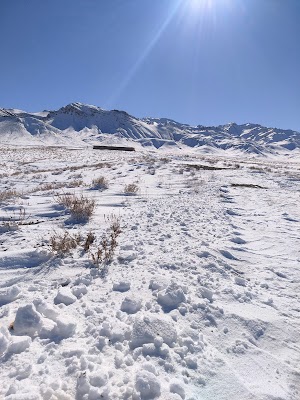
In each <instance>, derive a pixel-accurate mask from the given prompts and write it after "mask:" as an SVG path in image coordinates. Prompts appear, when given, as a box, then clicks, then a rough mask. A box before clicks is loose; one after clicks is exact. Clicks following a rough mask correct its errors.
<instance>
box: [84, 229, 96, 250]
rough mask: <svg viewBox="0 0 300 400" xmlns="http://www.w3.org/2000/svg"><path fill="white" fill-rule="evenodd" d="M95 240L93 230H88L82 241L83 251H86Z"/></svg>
mask: <svg viewBox="0 0 300 400" xmlns="http://www.w3.org/2000/svg"><path fill="white" fill-rule="evenodd" d="M95 240H96V236H95V235H94V233H93V232H89V233H88V234H87V237H86V239H85V241H84V245H83V249H84V251H88V250H89V249H90V247H91V245H92V244H93V243H94V241H95Z"/></svg>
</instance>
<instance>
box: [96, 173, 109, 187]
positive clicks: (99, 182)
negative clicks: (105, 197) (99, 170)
mask: <svg viewBox="0 0 300 400" xmlns="http://www.w3.org/2000/svg"><path fill="white" fill-rule="evenodd" d="M108 187H109V183H108V180H107V179H106V178H105V177H104V176H99V177H98V178H96V179H94V180H93V188H94V189H98V190H105V189H108Z"/></svg>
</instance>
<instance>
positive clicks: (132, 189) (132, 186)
mask: <svg viewBox="0 0 300 400" xmlns="http://www.w3.org/2000/svg"><path fill="white" fill-rule="evenodd" d="M138 191H139V187H138V185H137V184H136V183H129V184H128V185H125V187H124V193H125V194H137V193H138Z"/></svg>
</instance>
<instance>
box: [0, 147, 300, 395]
mask: <svg viewBox="0 0 300 400" xmlns="http://www.w3.org/2000/svg"><path fill="white" fill-rule="evenodd" d="M1 153H2V158H1V160H2V165H1V173H2V176H1V182H0V185H1V189H0V190H1V191H5V190H7V189H10V190H11V189H14V190H15V191H16V193H19V196H18V195H16V196H13V197H12V198H10V199H6V200H5V201H3V202H1V210H0V212H1V218H3V221H2V228H3V229H2V230H1V235H0V250H1V254H0V317H1V328H0V357H1V369H0V371H1V372H0V373H1V378H0V379H1V385H0V396H2V398H4V399H23V400H25V399H51V400H54V399H78V400H80V399H100V398H103V399H133V400H138V399H168V400H171V399H179V400H180V399H189V400H192V399H224V400H225V399H226V400H227V399H229V398H230V399H234V400H240V399H245V400H247V399H261V400H271V399H272V400H273V399H275V398H276V399H278V400H279V399H282V400H283V399H284V400H286V399H292V400H294V399H295V400H296V399H298V398H299V396H300V387H299V374H300V370H299V361H300V355H299V354H300V351H299V350H300V340H299V324H300V323H299V297H298V291H299V281H300V280H299V260H300V256H299V221H300V219H299V218H300V217H299V207H298V204H297V199H298V197H299V178H300V174H299V165H297V164H296V163H294V164H291V163H290V164H283V163H282V162H279V160H268V159H266V160H265V161H263V160H249V159H244V160H235V159H234V158H233V159H232V160H230V162H229V161H228V160H225V159H222V158H218V157H216V156H210V157H209V156H206V157H204V156H197V155H191V154H182V155H180V154H178V153H176V154H175V155H172V154H165V155H163V153H150V154H148V153H136V154H124V153H115V152H93V151H91V150H68V149H50V148H49V149H39V148H36V149H7V151H4V150H3V149H2V150H1ZM227 164H231V165H227ZM237 164H238V165H239V167H237ZM199 165H201V166H202V165H207V166H212V167H213V166H215V167H224V168H226V169H224V170H218V169H215V170H214V169H212V170H206V169H202V168H199V167H197V166H199ZM99 176H104V177H105V178H106V179H107V180H108V183H109V184H108V188H107V189H104V190H102V189H101V190H96V189H95V188H94V187H93V183H92V182H93V179H95V178H97V177H99ZM76 181H77V182H80V184H79V185H78V186H75V187H74V186H73V187H68V182H76ZM130 183H136V184H137V185H138V186H139V192H138V193H137V194H136V195H133V196H128V195H126V194H125V193H124V187H125V185H127V184H130ZM45 184H48V188H47V189H46V190H39V188H41V187H42V189H43V185H45ZM232 184H234V185H233V186H232ZM73 185H74V184H73ZM250 185H254V186H255V185H256V186H260V187H262V189H261V188H258V187H254V186H250ZM51 186H52V187H51ZM61 192H70V193H74V192H75V193H83V194H84V195H85V196H88V197H90V198H93V199H95V201H96V210H95V213H94V215H93V216H92V217H91V218H90V220H89V221H87V222H86V223H84V224H83V223H81V224H75V223H74V222H72V221H70V218H69V214H68V211H67V210H66V209H64V208H63V207H61V206H58V204H57V203H56V197H55V196H56V194H58V193H61ZM20 208H21V209H24V210H25V217H24V218H23V219H22V220H21V222H20V221H19V222H18V218H19V215H20V214H18V212H19V211H18V210H19V209H20ZM112 214H114V215H115V216H117V217H118V218H119V219H120V223H121V228H122V233H121V235H120V236H119V237H118V247H117V251H116V254H115V255H114V258H113V260H112V262H111V263H110V264H109V265H108V266H107V268H101V266H100V268H97V267H95V265H94V264H93V262H92V257H91V254H90V253H91V252H95V251H96V250H97V246H98V244H99V240H98V239H99V238H101V237H102V235H103V234H104V233H105V232H106V231H107V229H109V224H110V222H109V221H110V218H111V215H112ZM65 231H67V232H68V233H69V234H70V235H73V236H74V235H76V234H80V235H81V236H82V237H83V238H86V236H87V234H88V233H89V232H93V233H94V234H95V236H96V238H97V239H96V240H95V242H94V243H92V244H91V247H90V250H89V251H87V252H85V251H83V249H82V245H78V247H76V248H74V249H72V250H71V251H70V252H66V253H65V254H64V255H63V256H58V255H56V254H55V252H53V251H52V250H51V245H50V238H51V236H52V235H53V234H55V233H57V232H65ZM108 232H109V230H108Z"/></svg>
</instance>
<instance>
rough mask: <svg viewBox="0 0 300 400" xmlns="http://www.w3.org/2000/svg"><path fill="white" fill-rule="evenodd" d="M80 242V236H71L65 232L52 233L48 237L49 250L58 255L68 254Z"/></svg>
mask: <svg viewBox="0 0 300 400" xmlns="http://www.w3.org/2000/svg"><path fill="white" fill-rule="evenodd" d="M80 241H81V236H80V235H79V234H78V235H74V236H72V235H71V234H70V233H69V232H67V231H65V232H63V233H62V234H58V233H56V232H55V233H54V234H53V235H52V236H51V237H50V247H51V250H52V251H53V252H55V253H57V254H59V255H64V254H67V253H69V252H70V251H71V250H73V249H76V247H77V246H78V245H79V243H80Z"/></svg>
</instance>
